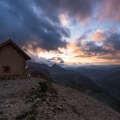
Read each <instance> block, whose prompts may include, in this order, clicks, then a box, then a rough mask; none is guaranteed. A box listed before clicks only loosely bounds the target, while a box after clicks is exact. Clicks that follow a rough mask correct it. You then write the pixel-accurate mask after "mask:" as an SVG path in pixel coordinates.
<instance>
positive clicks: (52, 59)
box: [49, 57, 65, 64]
mask: <svg viewBox="0 0 120 120" xmlns="http://www.w3.org/2000/svg"><path fill="white" fill-rule="evenodd" d="M49 60H50V61H52V62H54V63H58V64H59V63H60V64H63V63H65V62H64V61H63V59H62V58H60V57H53V58H50V59H49Z"/></svg>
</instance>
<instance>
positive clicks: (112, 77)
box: [96, 67, 120, 90]
mask: <svg viewBox="0 0 120 120" xmlns="http://www.w3.org/2000/svg"><path fill="white" fill-rule="evenodd" d="M96 83H97V84H100V85H101V86H104V87H107V88H109V89H119V90H120V67H117V68H114V69H112V70H111V71H109V74H107V75H105V76H102V77H100V78H99V79H97V80H96Z"/></svg>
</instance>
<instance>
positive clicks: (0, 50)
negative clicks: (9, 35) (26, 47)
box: [0, 40, 31, 79]
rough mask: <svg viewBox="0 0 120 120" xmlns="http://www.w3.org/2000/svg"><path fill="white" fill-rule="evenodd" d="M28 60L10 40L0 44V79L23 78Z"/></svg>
mask: <svg viewBox="0 0 120 120" xmlns="http://www.w3.org/2000/svg"><path fill="white" fill-rule="evenodd" d="M30 59H31V58H30V57H29V56H28V55H27V54H26V53H25V52H24V51H23V50H22V49H21V48H20V47H19V46H18V45H16V44H15V43H14V42H13V41H12V40H8V41H6V42H4V43H2V44H0V79H14V78H24V77H25V76H26V61H27V60H30Z"/></svg>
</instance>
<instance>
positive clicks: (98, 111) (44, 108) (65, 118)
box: [0, 78, 120, 120]
mask: <svg viewBox="0 0 120 120" xmlns="http://www.w3.org/2000/svg"><path fill="white" fill-rule="evenodd" d="M40 81H44V80H41V79H38V78H29V79H23V80H21V79H17V80H3V81H0V120H17V119H16V117H17V116H20V115H22V114H23V113H24V112H27V111H29V110H30V107H31V106H32V105H33V103H26V102H25V96H26V94H28V93H29V91H30V90H31V88H33V87H34V88H36V85H38V83H39V82H40ZM52 85H53V87H54V89H55V90H56V91H57V97H58V100H57V101H56V100H55V99H53V101H51V102H50V103H48V102H47V101H48V100H49V98H50V96H51V94H50V93H49V94H47V95H48V97H47V99H48V100H46V101H44V102H43V104H39V106H37V108H36V110H37V112H38V114H37V115H36V116H35V118H36V120H120V114H119V113H118V112H116V111H114V110H112V109H111V108H108V107H107V106H105V105H103V104H102V103H100V102H98V101H97V100H95V99H93V98H91V97H89V96H86V95H84V94H83V93H80V92H78V91H77V90H74V89H72V88H69V87H66V86H62V85H57V84H53V83H52ZM36 101H39V99H37V100H36ZM49 104H50V105H51V106H49ZM53 110H55V111H53ZM21 120H27V118H23V119H21Z"/></svg>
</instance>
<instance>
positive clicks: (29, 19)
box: [0, 0, 120, 64]
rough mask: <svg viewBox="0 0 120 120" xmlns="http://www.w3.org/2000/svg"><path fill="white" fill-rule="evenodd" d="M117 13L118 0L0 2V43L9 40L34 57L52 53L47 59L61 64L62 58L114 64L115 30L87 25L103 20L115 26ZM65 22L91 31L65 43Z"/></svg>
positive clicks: (119, 42)
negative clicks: (101, 60)
mask: <svg viewBox="0 0 120 120" xmlns="http://www.w3.org/2000/svg"><path fill="white" fill-rule="evenodd" d="M119 11H120V1H119V0H75V1H74V2H73V1H72V0H57V1H56V0H31V1H29V0H19V1H17V0H16V1H15V0H12V1H11V0H1V1H0V43H2V42H4V41H6V40H8V39H13V40H14V41H15V42H16V43H17V44H18V45H20V46H21V47H23V48H24V50H26V51H27V52H29V53H34V54H35V55H37V54H38V53H41V52H43V53H44V52H46V51H47V52H49V53H50V51H54V52H53V53H54V54H56V56H52V57H51V58H50V57H49V58H48V59H49V60H50V61H58V62H59V63H63V64H64V63H65V61H66V60H67V58H65V57H66V56H67V57H68V58H70V57H69V56H72V57H75V56H76V57H78V58H79V57H80V58H81V57H97V58H99V59H110V60H114V61H115V60H118V59H119V58H120V54H119V53H120V33H119V30H117V31H116V30H115V29H114V32H113V31H110V30H107V31H106V30H104V29H100V28H99V27H101V26H102V25H101V26H97V27H98V29H97V30H95V29H94V30H92V29H93V28H92V27H94V26H95V25H94V24H93V25H91V24H89V23H90V22H91V21H92V20H97V21H100V22H101V20H102V22H104V21H106V20H107V21H112V23H113V24H115V23H116V24H118V23H119V22H120V15H119ZM69 21H72V22H73V23H74V22H75V23H77V24H80V25H81V26H82V25H87V26H84V29H85V27H86V29H87V27H89V26H90V27H89V28H90V29H91V30H85V31H87V32H85V31H82V32H83V34H82V33H79V34H82V35H80V37H79V38H77V39H75V40H74V41H72V42H70V41H68V40H67V39H69V38H71V26H70V25H71V24H69ZM86 23H87V24H86ZM113 27H114V26H113ZM115 27H116V26H115ZM115 27H114V28H115ZM91 31H94V32H91ZM77 32H79V30H77ZM80 32H81V31H80ZM56 51H57V52H56ZM58 54H60V57H58V56H57V55H58ZM47 55H48V53H47ZM63 57H64V58H63ZM64 59H65V60H64Z"/></svg>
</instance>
